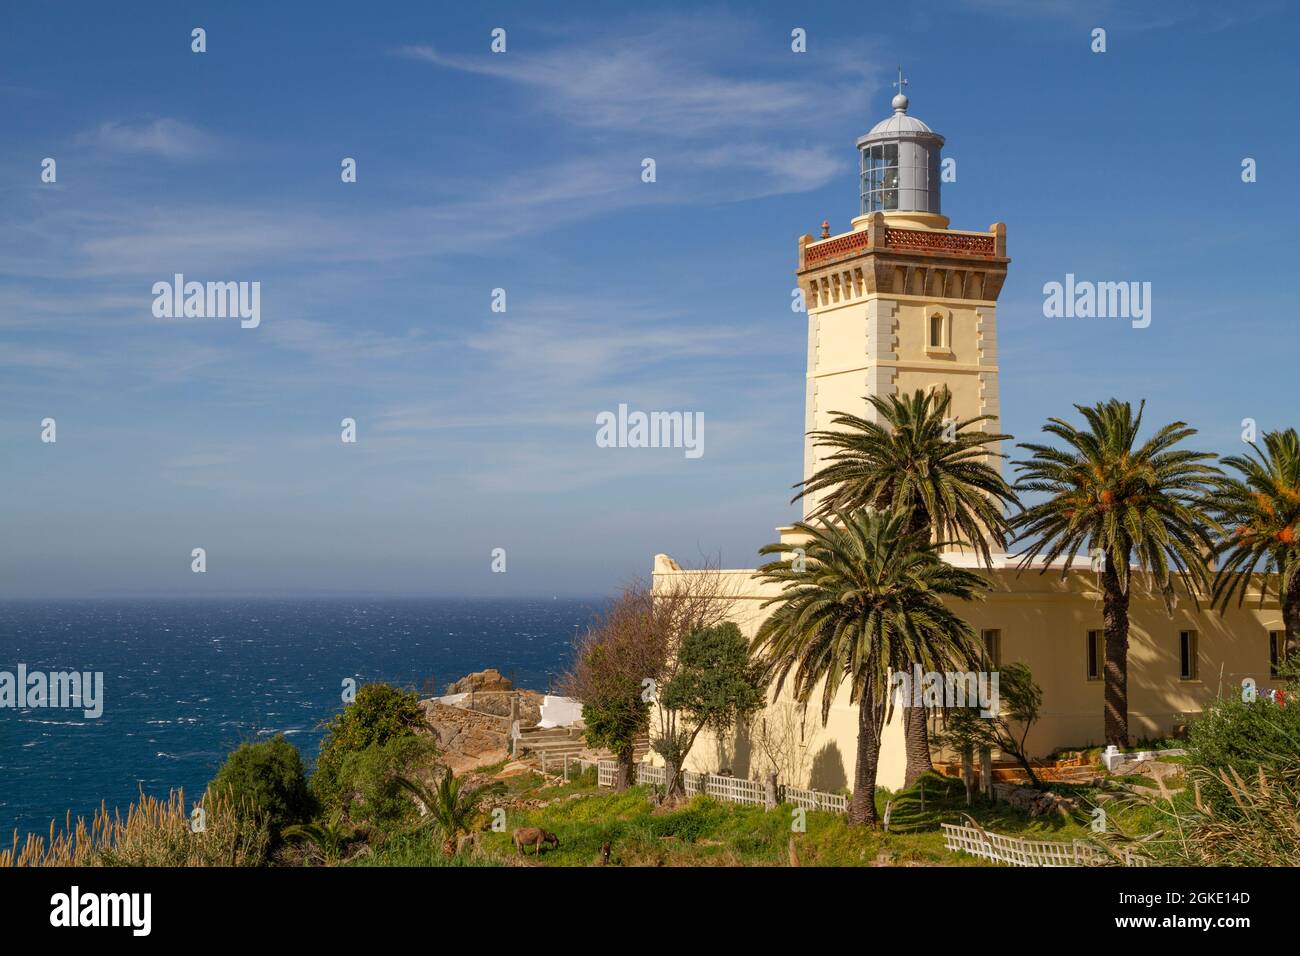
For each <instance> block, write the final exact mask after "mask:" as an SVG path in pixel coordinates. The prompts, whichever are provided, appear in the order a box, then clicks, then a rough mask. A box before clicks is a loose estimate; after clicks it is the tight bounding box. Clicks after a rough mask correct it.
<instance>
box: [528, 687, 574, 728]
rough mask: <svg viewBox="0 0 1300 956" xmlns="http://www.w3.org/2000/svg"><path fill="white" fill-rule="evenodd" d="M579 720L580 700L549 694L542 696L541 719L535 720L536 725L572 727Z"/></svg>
mask: <svg viewBox="0 0 1300 956" xmlns="http://www.w3.org/2000/svg"><path fill="white" fill-rule="evenodd" d="M580 720H582V701H580V700H574V699H573V698H572V697H553V696H552V695H550V694H547V695H546V696H545V697H543V698H542V719H541V720H539V721H538V722H537V726H538V727H572V726H573V725H574V724H576V723H578V721H580Z"/></svg>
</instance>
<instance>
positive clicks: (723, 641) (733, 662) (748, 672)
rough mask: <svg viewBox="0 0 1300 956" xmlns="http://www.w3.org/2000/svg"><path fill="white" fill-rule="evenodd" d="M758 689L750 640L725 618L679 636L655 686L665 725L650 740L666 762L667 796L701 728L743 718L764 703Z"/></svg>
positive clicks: (723, 727) (717, 728) (720, 727)
mask: <svg viewBox="0 0 1300 956" xmlns="http://www.w3.org/2000/svg"><path fill="white" fill-rule="evenodd" d="M763 688H764V685H763V675H762V673H761V670H760V668H759V667H758V666H757V665H756V664H755V663H754V662H753V661H752V660H751V659H750V657H749V642H748V641H746V640H745V637H744V635H743V634H741V633H740V628H739V627H737V626H736V625H735V624H733V623H731V622H730V621H727V622H725V623H723V624H719V625H717V626H715V627H709V628H703V629H701V630H698V631H695V632H693V633H692V634H690V635H689V636H688V637H687V638H686V639H685V640H684V641H682V644H681V647H680V648H679V649H678V652H677V668H676V672H675V673H674V674H673V676H672V677H671V678H670V679H669V680H668V682H667V683H665V684H664V686H663V687H662V688H660V692H659V706H660V712H661V714H662V715H663V718H664V729H663V732H662V733H661V735H660V736H659V737H657V738H656V739H655V741H654V747H655V750H656V751H658V753H659V754H660V755H661V756H662V757H663V758H664V761H665V763H666V764H667V774H666V778H667V786H666V787H665V798H666V799H671V798H672V797H673V796H674V795H675V794H677V793H678V792H679V791H680V789H681V787H680V784H681V775H682V769H683V767H684V766H685V762H686V758H687V756H688V755H689V754H690V752H691V748H692V747H693V746H694V745H695V739H696V738H697V737H698V736H699V735H700V732H701V731H702V730H704V728H705V727H708V728H709V729H711V730H712V731H714V732H715V733H717V734H724V733H726V732H727V731H729V730H731V728H733V727H735V726H736V725H737V724H742V723H747V722H748V721H749V719H750V718H752V717H753V716H754V715H755V714H756V713H758V711H760V710H762V708H763V704H764V702H765V698H764V690H763ZM679 721H680V722H681V723H680V725H679Z"/></svg>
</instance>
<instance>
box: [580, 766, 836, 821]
mask: <svg viewBox="0 0 1300 956" xmlns="http://www.w3.org/2000/svg"><path fill="white" fill-rule="evenodd" d="M666 776H667V771H666V769H665V768H664V767H655V766H651V765H650V764H648V763H639V764H637V765H636V782H637V783H638V784H649V785H658V786H661V787H662V786H664V785H665V783H666V782H667V781H666ZM617 778H618V764H617V763H615V762H614V761H613V760H602V761H601V762H600V764H599V765H598V766H597V770H596V780H597V782H598V783H599V784H600V786H602V787H612V786H614V781H615V780H616V779H617ZM682 784H683V787H684V788H685V790H686V795H687V796H688V797H693V796H695V795H696V794H697V793H702V794H704V795H705V796H709V797H714V798H715V799H718V800H726V801H728V802H729V803H744V804H749V805H751V806H762V805H763V804H764V803H765V802H766V800H767V795H766V793H765V791H764V787H763V784H762V783H761V782H760V781H758V780H745V779H742V778H740V777H721V776H718V775H717V774H712V773H695V772H694V771H691V770H687V771H686V772H685V773H683V774H682ZM776 799H777V801H778V802H780V803H792V804H794V805H795V806H797V807H803V808H804V809H806V810H826V811H829V812H831V813H847V812H848V809H849V798H848V797H846V796H844V795H843V794H838V793H823V792H822V791H820V790H801V789H799V788H798V787H785V786H778V787H777V789H776Z"/></svg>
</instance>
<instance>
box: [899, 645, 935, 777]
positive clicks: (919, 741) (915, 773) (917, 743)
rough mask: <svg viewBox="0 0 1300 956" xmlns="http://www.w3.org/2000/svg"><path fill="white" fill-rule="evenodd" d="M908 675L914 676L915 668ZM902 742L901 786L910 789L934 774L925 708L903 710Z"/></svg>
mask: <svg viewBox="0 0 1300 956" xmlns="http://www.w3.org/2000/svg"><path fill="white" fill-rule="evenodd" d="M909 673H911V674H913V675H915V673H916V670H915V668H913V669H911V670H909ZM903 740H904V747H905V750H906V752H907V770H906V771H905V772H904V775H903V786H904V787H910V786H912V785H913V784H915V783H916V781H918V780H920V779H921V778H922V777H923V776H925V775H926V774H927V773H933V772H934V763H933V762H932V761H931V760H930V728H929V727H928V726H927V721H926V708H925V707H904V708H903Z"/></svg>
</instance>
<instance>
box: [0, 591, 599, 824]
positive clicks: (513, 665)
mask: <svg viewBox="0 0 1300 956" xmlns="http://www.w3.org/2000/svg"><path fill="white" fill-rule="evenodd" d="M603 604H604V602H603V601H602V600H601V599H599V598H593V599H590V600H585V601H584V600H573V599H535V600H523V599H520V600H500V599H484V600H469V599H464V600H462V599H441V600H439V599H410V600H395V599H383V598H377V599H360V600H342V599H320V600H271V599H264V600H229V601H221V600H201V601H182V600H158V601H139V600H132V601H72V602H35V601H32V602H14V603H2V604H0V671H9V672H11V673H16V672H17V668H18V665H19V664H20V663H21V664H26V665H27V670H28V672H29V673H31V672H33V671H47V672H48V671H70V670H78V671H92V672H93V671H101V672H103V675H104V692H103V715H102V716H101V717H99V718H98V719H88V718H86V717H85V716H83V713H82V711H81V710H55V709H46V708H29V709H26V710H18V709H14V708H0V843H2V844H3V845H5V846H7V845H8V844H9V841H10V838H11V836H12V831H13V830H14V829H15V828H16V829H17V830H19V831H20V832H21V833H26V832H28V831H35V832H38V833H43V832H46V831H48V829H49V825H50V821H51V820H52V819H54V820H57V821H58V823H59V825H60V826H62V824H63V821H64V817H65V815H66V813H67V812H68V811H69V810H71V811H72V814H73V817H74V819H75V817H76V816H77V815H86V816H89V815H90V814H91V813H93V812H94V810H95V809H96V808H97V807H99V805H100V802H101V801H104V802H106V803H107V804H108V806H109V807H110V808H113V807H115V806H116V807H121V808H122V809H123V810H125V808H126V806H127V804H129V803H131V802H132V801H134V800H135V799H136V798H137V795H138V794H139V792H140V790H141V788H143V790H144V792H145V793H148V794H151V795H154V796H158V797H165V796H166V795H167V793H168V791H169V790H171V789H172V788H178V787H184V788H185V791H186V796H187V799H189V798H191V797H196V796H198V795H199V794H200V793H201V792H202V790H203V789H204V787H205V786H206V785H207V783H208V781H209V780H211V778H212V776H213V774H214V773H215V772H216V770H217V768H218V767H220V765H221V763H222V762H223V760H224V759H225V756H226V754H227V753H229V752H230V751H231V750H232V749H233V748H235V747H236V746H238V745H239V744H240V743H241V742H244V741H252V740H265V739H266V738H267V737H269V736H271V735H273V734H284V735H285V736H286V737H287V738H288V739H289V740H290V741H292V742H293V743H294V744H295V745H296V746H297V747H298V748H299V749H300V750H301V751H302V754H303V759H304V761H306V762H307V763H308V765H309V766H310V764H311V763H312V762H314V761H315V758H316V753H317V750H318V748H319V745H320V738H321V729H320V727H321V724H322V722H323V721H327V720H329V719H330V718H331V717H332V716H333V715H334V714H336V713H337V712H338V711H339V710H341V709H342V707H343V703H342V687H343V681H344V680H345V679H347V678H353V679H355V680H356V682H357V685H358V686H360V685H362V684H364V683H367V682H372V681H386V682H388V683H392V684H396V685H398V686H404V687H409V688H411V689H416V690H421V689H425V690H428V689H432V688H434V687H437V688H438V689H439V691H441V689H443V688H444V687H445V686H446V685H447V684H448V683H449V682H451V681H453V680H456V679H457V678H459V677H463V676H464V675H465V674H468V673H470V672H471V671H476V670H482V669H483V668H486V667H495V668H497V669H498V670H500V671H501V672H502V673H503V674H505V675H506V676H507V677H509V678H510V679H512V680H513V681H514V682H515V686H517V687H525V688H529V689H532V690H538V691H546V690H548V689H550V685H551V683H552V681H553V680H555V679H556V678H557V677H558V675H559V674H560V672H562V671H563V670H564V669H565V667H566V666H567V664H568V662H569V658H570V655H571V652H572V647H573V641H574V638H575V636H576V635H577V634H579V633H580V632H581V631H582V630H584V629H585V628H586V626H587V625H588V624H590V623H591V621H592V619H593V616H594V615H595V614H596V613H597V611H599V610H600V609H601V608H602V607H603Z"/></svg>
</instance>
